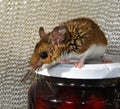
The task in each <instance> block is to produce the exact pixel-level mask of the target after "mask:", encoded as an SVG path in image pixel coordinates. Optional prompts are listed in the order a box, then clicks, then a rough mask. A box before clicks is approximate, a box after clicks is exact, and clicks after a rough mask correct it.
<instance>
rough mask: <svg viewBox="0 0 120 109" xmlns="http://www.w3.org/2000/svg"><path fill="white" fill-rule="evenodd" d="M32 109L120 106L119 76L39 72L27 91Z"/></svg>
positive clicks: (110, 107)
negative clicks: (70, 76)
mask: <svg viewBox="0 0 120 109" xmlns="http://www.w3.org/2000/svg"><path fill="white" fill-rule="evenodd" d="M28 108H29V109H120V78H111V79H93V80H92V79H66V78H59V77H48V76H43V75H40V78H39V79H38V80H37V81H36V82H35V83H34V84H32V86H31V87H30V89H29V92H28Z"/></svg>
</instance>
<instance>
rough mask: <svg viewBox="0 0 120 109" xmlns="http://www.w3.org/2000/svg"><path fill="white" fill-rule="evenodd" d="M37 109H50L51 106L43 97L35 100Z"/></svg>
mask: <svg viewBox="0 0 120 109" xmlns="http://www.w3.org/2000/svg"><path fill="white" fill-rule="evenodd" d="M35 109H49V108H48V106H47V104H46V103H45V102H44V101H43V100H42V99H41V98H38V99H36V101H35Z"/></svg>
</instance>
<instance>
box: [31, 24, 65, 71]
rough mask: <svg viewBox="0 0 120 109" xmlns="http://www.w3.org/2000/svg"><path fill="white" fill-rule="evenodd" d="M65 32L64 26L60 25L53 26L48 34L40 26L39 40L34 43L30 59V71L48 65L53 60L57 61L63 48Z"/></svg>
mask: <svg viewBox="0 0 120 109" xmlns="http://www.w3.org/2000/svg"><path fill="white" fill-rule="evenodd" d="M65 34H66V30H65V27H62V26H57V27H55V28H54V29H53V31H52V32H50V33H48V34H46V33H45V31H44V28H43V27H40V29H39V36H40V41H39V42H38V43H37V44H36V46H35V49H34V53H33V54H32V57H31V60H30V67H31V70H32V71H35V70H36V69H43V68H44V67H49V66H51V65H52V64H53V62H54V63H55V61H56V62H57V60H58V58H59V57H60V55H61V53H62V51H63V48H64V41H65Z"/></svg>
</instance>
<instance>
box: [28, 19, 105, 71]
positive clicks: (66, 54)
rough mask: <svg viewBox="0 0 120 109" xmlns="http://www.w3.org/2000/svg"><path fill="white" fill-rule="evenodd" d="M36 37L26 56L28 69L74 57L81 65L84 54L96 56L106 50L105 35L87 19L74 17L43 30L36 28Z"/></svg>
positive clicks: (101, 54) (66, 60)
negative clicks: (48, 30)
mask: <svg viewBox="0 0 120 109" xmlns="http://www.w3.org/2000/svg"><path fill="white" fill-rule="evenodd" d="M39 35H40V41H39V42H38V43H37V44H36V46H35V49H34V52H33V54H32V57H31V60H30V67H31V70H32V71H35V70H37V69H39V70H42V69H44V68H48V67H50V66H52V65H54V64H56V63H64V62H69V61H70V60H71V59H76V60H78V62H75V63H74V65H75V67H78V68H81V67H82V66H83V65H84V61H85V60H86V59H88V58H99V57H101V56H103V55H104V53H105V52H106V50H107V39H106V37H105V35H104V33H103V31H102V30H101V29H100V27H99V26H98V25H97V24H96V23H95V22H94V21H93V20H91V19H88V18H77V19H73V20H69V21H67V22H63V23H61V24H59V25H58V26H56V27H55V28H53V30H52V31H51V32H49V33H47V34H46V32H45V31H44V28H43V27H40V29H39Z"/></svg>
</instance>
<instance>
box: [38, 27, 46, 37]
mask: <svg viewBox="0 0 120 109" xmlns="http://www.w3.org/2000/svg"><path fill="white" fill-rule="evenodd" d="M45 35H46V33H45V31H44V28H43V27H40V29H39V36H40V38H43V37H45Z"/></svg>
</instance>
